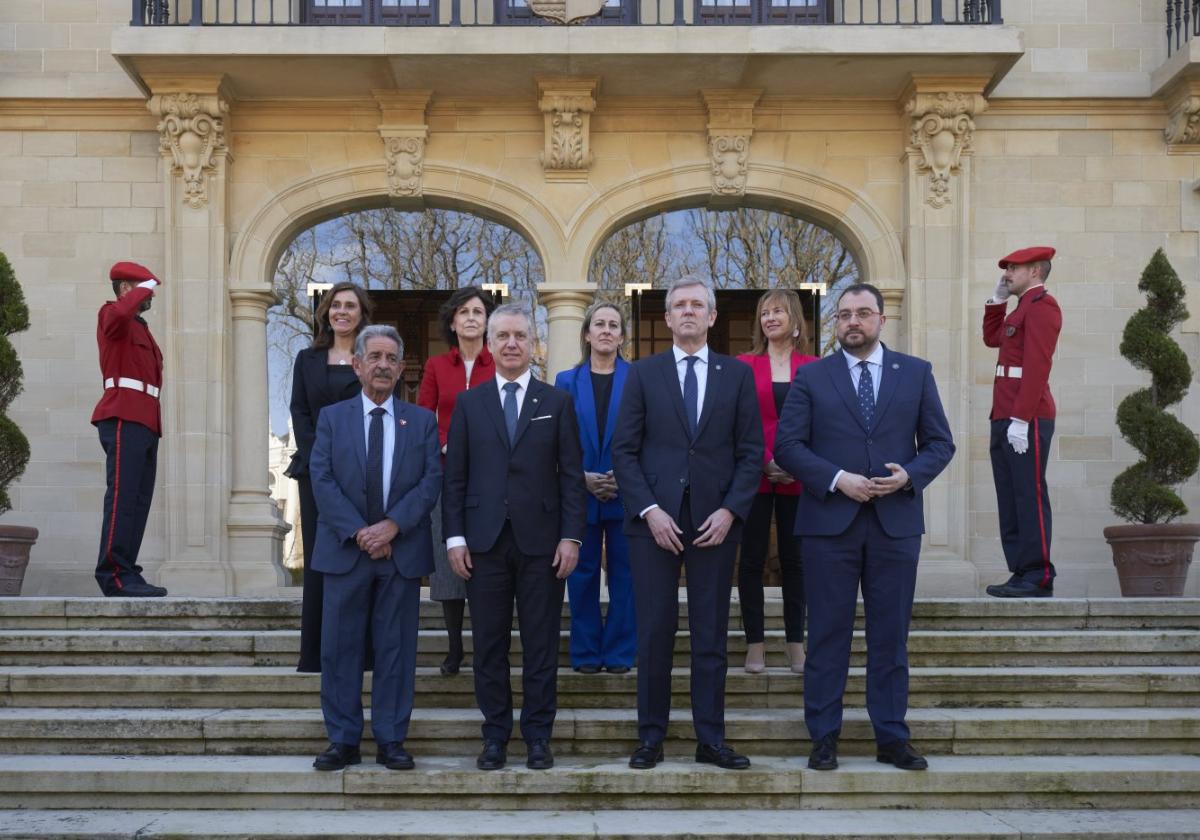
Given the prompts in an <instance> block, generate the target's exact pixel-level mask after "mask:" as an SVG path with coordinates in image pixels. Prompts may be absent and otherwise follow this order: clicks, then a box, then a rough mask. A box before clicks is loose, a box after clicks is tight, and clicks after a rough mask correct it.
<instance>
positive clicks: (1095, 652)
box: [0, 628, 1200, 667]
mask: <svg viewBox="0 0 1200 840" xmlns="http://www.w3.org/2000/svg"><path fill="white" fill-rule="evenodd" d="M767 640H768V644H767V654H768V663H769V664H771V665H777V666H782V665H785V664H786V662H787V658H786V654H785V652H784V651H785V642H784V636H783V633H782V631H771V632H769V633H768V634H767ZM689 642H690V635H689V634H688V633H687V632H686V631H684V632H680V633H679V634H678V637H677V639H676V643H675V664H676V665H677V666H679V665H685V664H687V662H688V658H689V653H688V651H689V650H690V646H689ZM568 643H569V634H568V633H566V632H562V633H561V634H560V641H559V664H560V665H562V666H567V665H569V664H570V657H569V656H568V653H567V650H568ZM299 644H300V636H299V633H298V632H297V631H294V630H176V629H166V630H97V629H68V630H6V631H3V632H2V633H0V665H34V664H37V665H76V664H78V665H190V664H195V665H287V664H291V663H294V662H295V661H296V658H297V655H298V652H299ZM446 645H447V642H446V636H445V633H443V632H441V631H436V630H423V631H421V633H420V639H419V640H418V647H417V650H418V654H417V662H418V664H420V665H436V664H438V663H439V662H441V660H442V658H443V657H444V656H445V653H446ZM464 646H465V647H466V650H467V651H468V654H469V653H470V652H471V651H472V650H473V649H474V645H473V639H472V636H471V634H470V633H466V634H464ZM865 647H866V645H865V635H864V633H863V632H862V631H856V632H855V636H854V642H853V646H852V654H851V663H852V664H854V665H863V664H865V661H866V654H865ZM510 649H511V651H512V654H511V661H512V663H513V664H514V665H516V664H519V663H520V651H521V639H520V636H519V635H518V634H517V632H516V631H514V632H513V634H512V641H511V644H510ZM908 650H909V662H910V664H912V665H913V666H920V667H938V666H942V667H950V666H973V665H974V666H979V665H1030V666H1050V665H1056V664H1061V665H1097V666H1099V665H1140V664H1154V665H1200V630H1175V629H1161V628H1152V629H1145V630H1108V629H1105V630H1040V631H1036V632H1030V631H1021V630H988V631H976V630H914V631H913V632H912V633H910V635H909V643H908ZM728 651H729V656H730V657H731V660H734V659H735V658H736V657H739V656H741V655H743V653H744V651H745V636H744V635H743V634H742V633H741V632H740V631H737V630H731V631H730V633H729V646H728Z"/></svg>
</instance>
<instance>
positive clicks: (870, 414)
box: [858, 361, 875, 429]
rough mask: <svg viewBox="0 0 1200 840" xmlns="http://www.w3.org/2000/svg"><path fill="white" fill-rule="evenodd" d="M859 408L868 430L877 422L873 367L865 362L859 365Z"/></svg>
mask: <svg viewBox="0 0 1200 840" xmlns="http://www.w3.org/2000/svg"><path fill="white" fill-rule="evenodd" d="M858 367H859V370H860V371H861V373H859V375H858V407H859V408H861V409H862V414H863V419H864V420H866V421H867V428H868V429H869V428H871V424H872V423H874V422H875V380H874V379H872V378H871V366H870V365H869V364H867V363H866V362H865V361H862V362H859V363H858Z"/></svg>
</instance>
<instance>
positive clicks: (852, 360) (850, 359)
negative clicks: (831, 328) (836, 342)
mask: <svg viewBox="0 0 1200 840" xmlns="http://www.w3.org/2000/svg"><path fill="white" fill-rule="evenodd" d="M842 355H843V356H845V357H846V364H848V365H849V366H850V367H854V366H855V365H857V364H858V363H859V362H861V361H864V360H863V359H860V358H858V356H855V355H853V354H851V353H847V352H846V349H845V348H844V347H843V348H842ZM865 361H866V362H867V364H869V365H876V366H878V367H883V342H882V341H881V342H879V343H878V344H876V345H875V350H874V351H873V352H872V353H871V355H870V356H867V358H866V359H865Z"/></svg>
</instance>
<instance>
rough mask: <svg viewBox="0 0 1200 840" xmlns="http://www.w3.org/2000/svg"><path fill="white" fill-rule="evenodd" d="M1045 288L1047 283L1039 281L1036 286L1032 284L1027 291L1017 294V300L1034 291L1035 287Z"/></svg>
mask: <svg viewBox="0 0 1200 840" xmlns="http://www.w3.org/2000/svg"><path fill="white" fill-rule="evenodd" d="M1044 288H1046V284H1045V283H1038V284H1037V285H1036V286H1030V287H1029V288H1028V289H1026V290H1025V291H1023V292H1021V294H1019V295H1017V300H1020V299H1021V298H1023V297H1025V295H1027V294H1029V293H1030V292H1032V291H1033V290H1034V289H1044Z"/></svg>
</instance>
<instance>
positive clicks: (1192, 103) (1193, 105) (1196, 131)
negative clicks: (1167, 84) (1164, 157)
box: [1163, 81, 1200, 151]
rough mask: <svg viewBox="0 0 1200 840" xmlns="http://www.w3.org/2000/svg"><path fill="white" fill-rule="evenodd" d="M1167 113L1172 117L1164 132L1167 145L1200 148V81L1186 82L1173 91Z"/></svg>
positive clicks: (1168, 99) (1168, 120) (1168, 102)
mask: <svg viewBox="0 0 1200 840" xmlns="http://www.w3.org/2000/svg"><path fill="white" fill-rule="evenodd" d="M1167 112H1168V114H1169V115H1170V116H1169V117H1168V119H1167V127H1166V129H1165V131H1164V132H1163V136H1164V137H1165V138H1166V140H1167V145H1168V146H1200V81H1185V82H1182V83H1180V84H1177V85H1176V86H1175V87H1174V88H1173V89H1171V90H1170V94H1169V96H1168V97H1167ZM1188 151H1195V150H1194V149H1189V150H1188Z"/></svg>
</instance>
